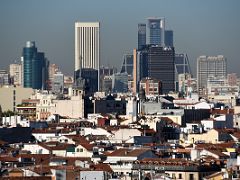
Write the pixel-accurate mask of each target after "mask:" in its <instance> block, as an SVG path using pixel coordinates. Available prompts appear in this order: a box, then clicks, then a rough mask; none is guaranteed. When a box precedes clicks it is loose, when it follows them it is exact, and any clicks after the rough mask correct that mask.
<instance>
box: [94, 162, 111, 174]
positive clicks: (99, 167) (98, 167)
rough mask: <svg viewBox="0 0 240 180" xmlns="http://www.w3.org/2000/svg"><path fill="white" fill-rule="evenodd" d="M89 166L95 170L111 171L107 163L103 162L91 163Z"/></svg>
mask: <svg viewBox="0 0 240 180" xmlns="http://www.w3.org/2000/svg"><path fill="white" fill-rule="evenodd" d="M90 168H91V169H93V170H96V171H106V172H109V173H113V170H112V168H111V167H110V166H109V165H108V164H104V163H100V164H96V165H92V166H91V167H90Z"/></svg>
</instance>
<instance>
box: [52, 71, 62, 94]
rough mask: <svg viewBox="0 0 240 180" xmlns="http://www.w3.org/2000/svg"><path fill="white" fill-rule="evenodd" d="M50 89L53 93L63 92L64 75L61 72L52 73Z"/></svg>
mask: <svg viewBox="0 0 240 180" xmlns="http://www.w3.org/2000/svg"><path fill="white" fill-rule="evenodd" d="M52 82H53V83H52V91H53V92H54V93H63V89H64V75H63V73H61V72H56V73H55V74H54V75H53V81H52Z"/></svg>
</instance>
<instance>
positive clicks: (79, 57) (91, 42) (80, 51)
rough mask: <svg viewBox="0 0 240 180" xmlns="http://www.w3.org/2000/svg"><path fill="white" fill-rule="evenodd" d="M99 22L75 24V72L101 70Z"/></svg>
mask: <svg viewBox="0 0 240 180" xmlns="http://www.w3.org/2000/svg"><path fill="white" fill-rule="evenodd" d="M99 28H100V23H99V22H76V23H75V71H77V70H79V69H81V68H92V69H96V70H99V64H100V39H99V38H100V37H99V33H100V32H99Z"/></svg>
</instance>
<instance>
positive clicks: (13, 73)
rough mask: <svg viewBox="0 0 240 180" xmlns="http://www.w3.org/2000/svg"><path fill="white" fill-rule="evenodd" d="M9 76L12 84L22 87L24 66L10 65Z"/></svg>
mask: <svg viewBox="0 0 240 180" xmlns="http://www.w3.org/2000/svg"><path fill="white" fill-rule="evenodd" d="M9 74H10V78H11V79H12V84H13V85H16V86H20V85H22V65H21V64H17V63H15V64H10V66H9Z"/></svg>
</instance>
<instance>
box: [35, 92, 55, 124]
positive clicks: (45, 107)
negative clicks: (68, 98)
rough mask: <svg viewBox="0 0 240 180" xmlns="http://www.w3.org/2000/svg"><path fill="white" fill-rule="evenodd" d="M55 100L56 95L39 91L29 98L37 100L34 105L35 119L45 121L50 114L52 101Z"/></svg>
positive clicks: (52, 105)
mask: <svg viewBox="0 0 240 180" xmlns="http://www.w3.org/2000/svg"><path fill="white" fill-rule="evenodd" d="M56 98H57V95H55V94H52V93H49V92H48V91H39V92H36V93H35V94H34V95H32V96H31V99H36V100H39V101H38V103H37V104H36V119H40V120H42V119H47V118H48V117H49V116H50V115H52V114H51V109H52V108H54V106H55V104H54V103H53V100H55V99H56Z"/></svg>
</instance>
